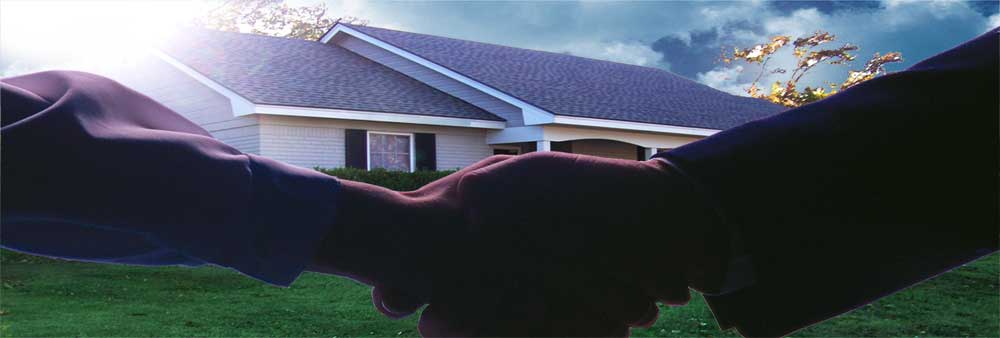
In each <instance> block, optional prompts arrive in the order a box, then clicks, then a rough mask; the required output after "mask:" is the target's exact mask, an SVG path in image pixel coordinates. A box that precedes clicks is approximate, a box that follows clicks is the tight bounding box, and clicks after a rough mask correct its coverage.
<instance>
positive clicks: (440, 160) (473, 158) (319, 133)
mask: <svg viewBox="0 0 1000 338" xmlns="http://www.w3.org/2000/svg"><path fill="white" fill-rule="evenodd" d="M345 129H364V130H369V131H387V132H399V133H433V134H435V135H436V136H435V137H436V152H437V168H438V170H446V169H455V168H461V167H465V166H468V165H470V164H472V163H475V162H477V161H479V160H481V159H483V158H486V157H488V156H490V155H492V154H493V151H492V149H491V148H490V147H489V145H487V144H486V130H484V129H474V128H455V127H439V126H427V125H416V124H402V123H384V122H367V121H353V120H337V119H327V118H311V117H290V116H270V115H262V116H260V154H261V155H263V156H267V157H270V158H273V159H276V160H279V161H283V162H287V163H290V164H293V165H297V166H301V167H306V168H312V167H324V168H337V167H343V166H344V161H345V160H344V150H345V149H344V130H345Z"/></svg>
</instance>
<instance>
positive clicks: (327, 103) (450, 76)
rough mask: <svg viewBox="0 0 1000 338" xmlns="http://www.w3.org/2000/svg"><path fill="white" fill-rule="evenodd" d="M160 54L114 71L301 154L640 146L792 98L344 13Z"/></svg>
mask: <svg viewBox="0 0 1000 338" xmlns="http://www.w3.org/2000/svg"><path fill="white" fill-rule="evenodd" d="M153 54H154V55H155V56H154V57H150V58H147V59H145V60H142V61H141V64H140V65H139V67H138V68H134V70H133V71H130V72H129V73H128V74H124V75H122V76H119V80H121V81H122V82H124V83H125V84H127V85H129V86H131V87H133V88H135V89H137V90H138V91H140V92H142V93H144V94H146V95H149V96H150V97H152V98H154V99H156V100H158V101H159V102H161V103H163V104H164V105H166V106H168V107H170V108H172V109H173V110H175V111H177V112H178V113H180V114H182V115H184V116H186V117H187V118H189V119H191V120H192V121H194V122H196V123H198V124H199V125H201V126H202V127H203V128H205V129H206V130H208V131H209V132H211V133H212V135H214V136H215V137H217V138H218V139H220V140H222V141H224V142H226V143H228V144H230V145H232V146H233V147H235V148H237V149H239V150H241V151H243V152H247V153H254V154H259V155H263V156H267V157H271V158H274V159H277V160H281V161H284V162H288V163H291V164H295V165H299V166H304V167H326V168H333V167H343V166H349V167H359V168H376V167H383V168H389V169H395V170H408V171H413V170H437V169H440V170H444V169H455V168H460V167H463V166H466V165H469V164H471V163H474V162H476V161H478V160H480V159H482V158H485V157H487V156H490V155H493V154H520V153H525V152H531V151H565V152H572V153H579V154H589V155H597V156H605V157H613V158H623V159H644V158H647V157H649V156H651V155H652V154H653V153H654V152H655V151H657V149H669V148H674V147H677V146H680V145H683V144H685V143H688V142H692V141H695V140H698V139H700V138H703V137H705V136H708V135H712V134H714V133H716V132H718V131H720V130H722V129H726V128H730V127H733V126H737V125H740V124H742V123H745V122H747V121H751V120H754V119H757V118H761V117H765V116H769V115H772V114H775V113H777V112H780V111H781V110H782V107H779V106H776V105H772V104H769V103H767V102H763V101H761V100H756V99H751V98H745V97H738V96H733V95H730V94H727V93H724V92H721V91H718V90H715V89H712V88H709V87H707V86H704V85H702V84H699V83H696V82H694V81H691V80H689V79H686V78H683V77H680V76H678V75H675V74H672V73H670V72H667V71H664V70H661V69H655V68H647V67H639V66H633V65H626V64H619V63H614V62H607V61H600V60H593V59H587V58H581V57H576V56H571V55H566V54H558V53H549V52H541V51H534V50H526V49H520V48H513V47H506V46H499V45H493V44H486V43H479V42H472V41H466V40H458V39H451V38H445V37H439V36H431V35H424V34H416V33H408V32H400V31H394V30H388V29H381V28H375V27H363V26H353V25H346V24H338V25H336V26H334V27H333V28H331V29H330V31H329V32H327V33H326V35H324V36H323V37H322V39H320V41H304V40H294V39H284V38H276V37H266V36H259V35H250V34H240V33H229V32H217V31H208V30H198V31H192V32H189V33H188V34H185V35H184V36H180V37H178V38H176V39H173V40H171V41H169V42H166V43H164V44H163V45H162V46H161V48H159V49H158V50H157V51H155V52H154V53H153Z"/></svg>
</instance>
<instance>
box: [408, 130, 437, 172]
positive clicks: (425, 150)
mask: <svg viewBox="0 0 1000 338" xmlns="http://www.w3.org/2000/svg"><path fill="white" fill-rule="evenodd" d="M413 149H414V152H415V153H416V154H415V156H416V158H415V159H414V162H416V164H417V168H416V169H417V170H431V171H433V170H437V138H436V137H435V136H434V134H421V133H417V134H413Z"/></svg>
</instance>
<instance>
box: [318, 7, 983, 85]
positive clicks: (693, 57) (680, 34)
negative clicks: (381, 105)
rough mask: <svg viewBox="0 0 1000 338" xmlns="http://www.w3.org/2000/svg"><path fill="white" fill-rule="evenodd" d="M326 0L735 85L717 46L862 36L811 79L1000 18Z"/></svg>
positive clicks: (896, 11)
mask: <svg viewBox="0 0 1000 338" xmlns="http://www.w3.org/2000/svg"><path fill="white" fill-rule="evenodd" d="M327 4H328V6H329V7H330V8H331V12H332V13H333V14H334V15H350V16H356V17H361V18H365V19H368V20H370V25H372V26H377V27H386V28H394V29H400V30H406V31H412V32H420V33H428V34H436V35H443V36H449V37H456V38H462V39H469V40H476V41H482V42H491V43H497V44H503V45H510V46H516V47H523V48H531V49H541V50H547V51H553V52H561V53H570V54H573V55H579V56H585V57H591V58H598V59H605V60H612V61H618V62H624V63H632V64H638V65H643V66H650V67H659V68H663V69H668V70H670V71H672V72H675V73H677V74H680V75H683V76H685V77H688V78H691V79H694V80H697V81H700V82H702V83H705V84H708V85H711V86H713V87H716V88H719V89H722V90H726V91H729V92H732V93H741V92H742V89H744V88H746V87H747V86H748V85H747V83H749V81H750V80H751V79H752V77H753V76H754V75H755V74H756V73H755V72H753V70H754V68H752V67H747V66H743V67H742V68H741V67H740V66H739V65H723V64H720V63H719V62H718V61H717V60H718V57H719V55H720V48H723V47H727V48H731V47H732V46H750V45H753V44H756V43H760V42H763V41H766V40H767V39H768V38H769V37H770V36H773V35H778V34H782V35H791V36H793V38H794V37H796V36H801V35H803V34H808V33H811V32H813V31H815V30H818V29H819V30H826V31H829V32H831V33H833V34H835V35H837V37H838V42H837V43H836V44H837V45H839V44H840V43H843V42H850V43H852V44H856V45H859V46H861V49H860V50H859V51H858V52H857V54H858V55H859V57H858V60H857V61H855V62H854V64H853V65H849V66H847V67H843V66H841V67H836V66H830V67H822V68H817V69H815V70H814V72H813V73H811V74H810V75H809V76H808V77H807V78H805V79H804V80H806V81H805V82H806V83H807V84H813V85H815V84H822V83H823V82H825V81H833V82H840V81H842V80H843V79H844V77H845V76H846V72H847V70H848V69H850V68H861V66H862V65H863V64H864V61H865V60H867V58H868V57H870V56H871V54H872V53H874V52H888V51H900V52H902V53H903V56H904V60H905V62H904V63H902V64H896V65H893V66H891V67H890V70H901V69H903V68H905V67H907V66H909V65H911V64H913V63H915V62H917V61H919V60H921V59H924V58H927V57H929V56H932V55H934V54H936V53H938V52H941V51H943V50H946V49H948V48H950V47H952V46H955V45H957V44H959V43H961V42H963V41H966V40H969V39H971V38H973V37H975V36H977V35H979V34H982V33H983V32H985V31H987V30H988V29H990V28H992V27H996V26H998V25H1000V15H998V14H997V12H998V2H997V1H895V0H893V1H737V2H730V1H725V2H724V1H702V2H679V1H671V2H406V3H399V2H364V1H328V2H327ZM791 58H792V56H791V55H790V53H788V54H783V55H780V56H779V57H778V58H777V59H776V60H775V61H784V62H788V61H790V60H791ZM772 62H773V61H772ZM775 79H778V77H773V78H769V79H765V81H767V82H770V81H772V80H775Z"/></svg>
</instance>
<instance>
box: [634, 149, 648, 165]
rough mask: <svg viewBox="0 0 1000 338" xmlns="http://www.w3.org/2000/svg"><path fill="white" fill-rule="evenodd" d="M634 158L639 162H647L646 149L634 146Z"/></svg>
mask: <svg viewBox="0 0 1000 338" xmlns="http://www.w3.org/2000/svg"><path fill="white" fill-rule="evenodd" d="M635 158H636V159H637V160H639V161H645V160H648V158H646V147H643V146H635Z"/></svg>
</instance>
